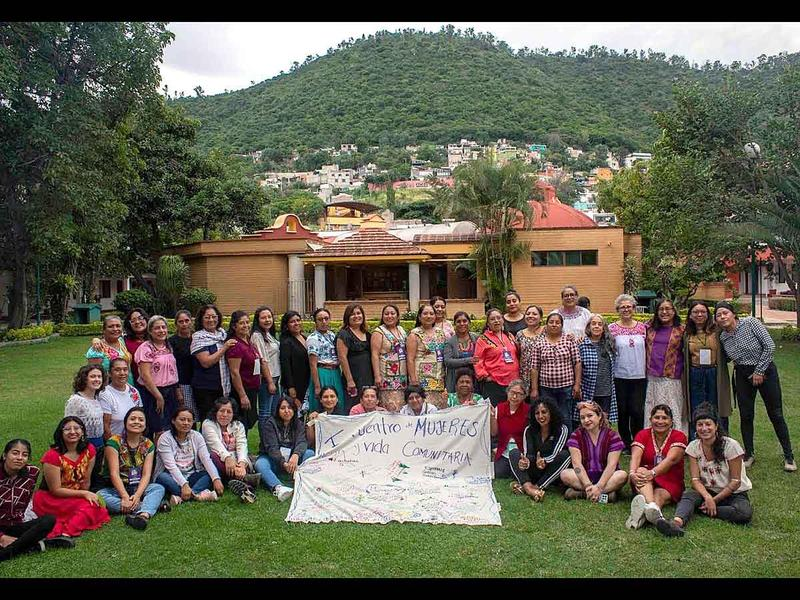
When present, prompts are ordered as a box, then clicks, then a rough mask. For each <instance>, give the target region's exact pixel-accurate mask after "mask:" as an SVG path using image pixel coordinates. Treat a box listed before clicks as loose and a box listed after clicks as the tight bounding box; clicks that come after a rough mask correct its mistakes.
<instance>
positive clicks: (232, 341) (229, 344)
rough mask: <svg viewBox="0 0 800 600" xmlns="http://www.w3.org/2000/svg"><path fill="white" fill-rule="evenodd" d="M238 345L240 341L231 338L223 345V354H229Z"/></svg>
mask: <svg viewBox="0 0 800 600" xmlns="http://www.w3.org/2000/svg"><path fill="white" fill-rule="evenodd" d="M238 343H239V341H238V340H237V339H236V338H230V339H227V340H225V343H224V344H222V351H223V353H224V352H227V351H228V350H230V349H231V348H233V347H234V346H235V345H236V344H238Z"/></svg>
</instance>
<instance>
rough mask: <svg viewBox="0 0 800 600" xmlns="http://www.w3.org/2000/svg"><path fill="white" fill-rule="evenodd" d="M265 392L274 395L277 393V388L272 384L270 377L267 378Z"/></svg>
mask: <svg viewBox="0 0 800 600" xmlns="http://www.w3.org/2000/svg"><path fill="white" fill-rule="evenodd" d="M267 391H268V392H269V393H270V394H276V393H277V392H278V388H277V387H275V382H274V381H272V377H269V378H268V379H267Z"/></svg>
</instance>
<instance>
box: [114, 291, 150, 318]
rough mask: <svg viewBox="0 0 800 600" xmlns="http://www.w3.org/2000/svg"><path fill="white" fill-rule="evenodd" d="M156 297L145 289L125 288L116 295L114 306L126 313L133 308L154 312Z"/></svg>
mask: <svg viewBox="0 0 800 600" xmlns="http://www.w3.org/2000/svg"><path fill="white" fill-rule="evenodd" d="M155 305H156V299H155V298H153V296H151V295H150V294H148V293H147V292H146V291H144V290H138V289H134V290H125V291H124V292H120V293H119V294H117V295H116V296H115V297H114V308H116V309H117V310H118V311H120V312H122V313H123V314H126V313H127V312H128V311H129V310H130V309H132V308H141V309H143V310H145V311H147V312H148V313H149V314H153V309H154V308H155Z"/></svg>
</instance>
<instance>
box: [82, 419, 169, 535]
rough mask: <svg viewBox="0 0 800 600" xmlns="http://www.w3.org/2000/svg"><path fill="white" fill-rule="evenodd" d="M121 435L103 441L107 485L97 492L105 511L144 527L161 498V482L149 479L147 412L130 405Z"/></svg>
mask: <svg viewBox="0 0 800 600" xmlns="http://www.w3.org/2000/svg"><path fill="white" fill-rule="evenodd" d="M123 426H124V428H125V430H124V432H123V433H122V435H112V436H111V437H110V438H109V439H108V441H107V442H106V468H105V475H106V480H107V483H108V484H110V486H109V487H105V488H103V489H101V490H100V491H99V492H97V495H98V496H100V497H101V498H102V499H103V500H105V504H106V508H107V509H108V512H110V513H112V514H123V515H125V524H126V525H129V526H131V527H133V528H134V529H139V530H142V529H145V528H146V527H147V523H148V522H149V521H150V517H152V516H153V515H154V514H156V512H157V511H158V507H159V506H160V505H161V500H162V499H163V498H164V486H162V485H161V484H158V483H151V482H152V480H153V462H154V460H155V455H156V452H155V450H156V446H155V444H154V443H153V442H152V441H151V440H149V439H148V438H146V437H144V432H145V430H146V429H147V416H146V415H145V412H144V409H143V408H142V407H140V406H134V407H133V408H131V409H130V410H129V411H128V412H127V414H126V415H125V418H124V419H123Z"/></svg>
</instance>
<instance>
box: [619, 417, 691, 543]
mask: <svg viewBox="0 0 800 600" xmlns="http://www.w3.org/2000/svg"><path fill="white" fill-rule="evenodd" d="M688 443H689V441H688V440H687V439H686V435H685V434H684V433H683V432H682V431H680V430H679V429H674V428H673V420H672V409H671V408H670V407H669V406H667V405H666V404H658V405H656V406H654V407H653V410H651V411H650V427H648V428H647V429H642V430H641V431H640V432H639V433H637V434H636V437H635V438H634V439H633V445H632V446H631V465H630V480H631V489H632V490H633V493H634V494H636V496H634V498H633V501H632V502H631V515H630V517H628V521H627V522H626V523H625V526H626V527H628V528H630V529H639V528H640V527H641V526H642V525H644V523H645V520H647V521H649V522H650V523H652V524H653V525H655V524H656V522H657V521H658V520H659V519H662V518H664V515H662V514H661V509H662V508H664V506H666V505H667V504H670V503H674V502H677V501H678V500H679V499H680V497H681V494H683V455H684V453H685V452H686V444H688Z"/></svg>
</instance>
